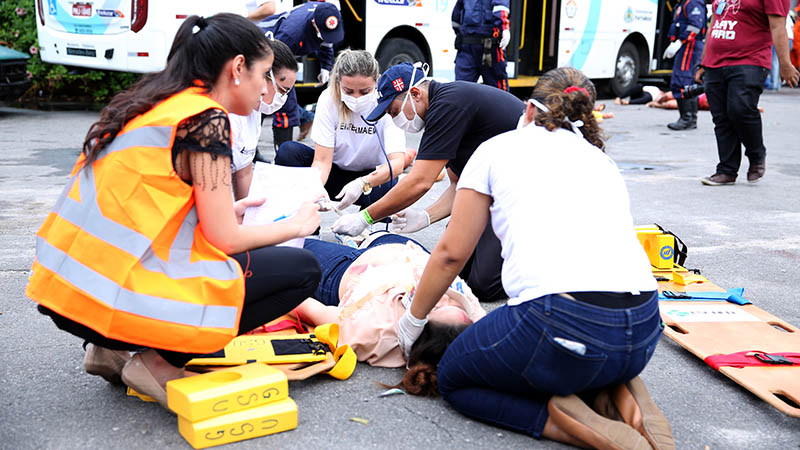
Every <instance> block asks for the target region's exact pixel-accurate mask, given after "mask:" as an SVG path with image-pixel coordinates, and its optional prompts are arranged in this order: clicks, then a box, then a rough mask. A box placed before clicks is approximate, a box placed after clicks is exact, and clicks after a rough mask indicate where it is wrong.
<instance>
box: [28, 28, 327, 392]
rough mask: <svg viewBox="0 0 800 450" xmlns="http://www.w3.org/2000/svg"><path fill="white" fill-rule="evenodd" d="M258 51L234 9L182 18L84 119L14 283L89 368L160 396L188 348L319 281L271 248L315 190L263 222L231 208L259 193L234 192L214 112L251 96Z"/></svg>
mask: <svg viewBox="0 0 800 450" xmlns="http://www.w3.org/2000/svg"><path fill="white" fill-rule="evenodd" d="M272 60H273V51H272V48H271V45H270V43H269V41H268V40H267V38H266V37H265V36H264V34H263V33H262V32H261V31H260V30H259V29H258V27H256V26H255V25H253V23H252V22H250V21H249V20H247V19H245V18H244V17H241V16H239V15H235V14H225V13H222V14H217V15H214V16H211V17H209V18H203V17H198V16H191V17H189V18H187V19H186V20H185V21H184V22H183V24H182V25H181V26H180V28H179V29H178V31H177V34H176V35H175V40H174V42H173V44H172V48H171V49H170V52H169V55H168V57H167V66H166V68H165V69H164V70H163V71H161V72H156V73H152V74H148V75H145V76H144V77H142V78H141V79H140V80H139V81H138V82H137V83H136V84H134V85H133V86H132V87H131V88H130V89H128V90H127V91H123V92H121V93H119V94H117V95H116V96H115V97H114V99H112V101H111V103H110V104H109V105H108V106H107V107H106V108H105V109H104V110H103V111H102V113H101V115H100V120H99V121H97V122H95V123H94V124H93V125H92V126H91V128H90V129H89V132H88V134H87V136H86V140H85V142H84V146H83V152H82V153H81V155H80V156H79V158H78V161H77V163H76V164H75V167H74V168H73V170H72V173H71V176H70V179H69V181H68V184H67V186H66V187H65V189H64V191H63V192H62V194H61V197H60V198H59V199H58V201H57V202H56V205H55V207H54V208H53V211H52V212H51V213H50V214H49V215H48V217H47V219H46V221H45V223H44V225H42V227H41V228H40V229H39V232H38V234H37V245H36V259H35V261H34V263H33V267H32V269H31V276H30V280H29V283H28V287H27V290H26V294H27V296H28V297H30V298H31V299H33V300H34V301H36V302H37V303H39V306H38V309H39V311H40V312H41V313H43V314H46V315H48V316H50V318H51V319H52V320H53V322H54V323H55V324H56V326H58V327H59V328H61V329H62V330H65V331H67V332H69V333H71V334H73V335H75V336H77V337H79V338H82V339H84V340H85V342H87V343H88V344H87V346H86V355H85V358H84V368H85V369H86V371H87V372H88V373H90V374H93V375H99V376H102V377H103V378H105V379H106V380H108V381H110V382H119V381H120V380H121V381H122V382H124V383H125V384H126V385H128V386H129V387H131V388H133V389H134V390H136V391H137V392H139V393H141V394H145V395H148V396H150V397H153V398H154V399H155V400H157V401H158V402H159V403H160V404H161V405H162V406H164V407H166V406H167V393H166V390H165V386H166V383H167V382H168V381H169V380H172V379H176V378H181V377H184V376H186V373H185V371H184V367H185V365H186V363H187V362H188V361H190V360H191V359H193V358H195V357H196V356H197V355H198V354H206V353H211V352H215V351H219V350H220V349H222V348H224V347H225V345H227V344H228V343H229V342H230V341H231V340H232V339H233V338H234V337H236V336H237V335H239V334H243V333H246V332H248V331H250V330H252V329H253V328H256V327H258V326H260V325H262V324H264V323H266V322H269V321H270V320H272V319H274V318H276V317H279V316H281V315H283V314H285V313H287V312H289V311H291V310H292V309H293V308H294V307H296V306H297V305H298V304H300V302H301V301H302V300H304V299H305V298H307V297H308V296H309V295H311V294H312V293H313V292H314V290H315V289H316V288H317V285H318V284H319V279H320V269H319V264H318V262H317V260H316V258H315V257H314V255H313V254H312V253H311V252H309V251H307V250H303V249H298V248H288V247H274V245H275V244H277V243H280V242H284V241H286V240H287V239H292V238H295V237H305V236H307V235H309V234H310V233H311V232H313V231H314V230H315V229H316V228H317V226H318V224H319V212H318V209H319V206H318V205H317V204H316V203H312V202H315V201H317V200H319V199H320V198H322V196H323V193H322V192H320V195H319V198H314V199H309V200H310V201H309V202H306V203H304V204H303V205H301V206H300V209H299V211H298V213H297V214H296V215H294V216H293V217H291V218H289V219H287V220H285V221H282V222H279V223H273V224H269V225H261V226H243V225H241V220H242V216H243V214H244V210H245V208H246V207H247V206H251V205H258V204H261V203H263V199H262V200H258V201H256V200H252V199H244V200H242V201H239V202H237V203H234V202H233V192H232V189H231V138H230V135H231V132H230V127H229V119H228V113H234V114H241V115H244V114H249V113H250V112H251V111H253V109H255V108H256V107H258V105H259V103H260V101H261V97H262V96H263V95H264V94H265V93H266V92H267V76H268V75H269V73H270V66H271V65H272ZM131 350H139V351H138V353H136V354H135V355H134V356H133V357H131V355H130V351H131Z"/></svg>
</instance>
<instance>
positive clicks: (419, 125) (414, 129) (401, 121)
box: [392, 89, 425, 133]
mask: <svg viewBox="0 0 800 450" xmlns="http://www.w3.org/2000/svg"><path fill="white" fill-rule="evenodd" d="M410 96H411V90H410V89H409V91H408V93H407V94H406V98H404V99H403V104H402V105H400V113H398V114H397V115H396V116H394V117H392V121H394V124H395V125H397V128H400V129H402V130H405V131H408V132H409V133H419V132H420V131H422V129H423V128H425V121H424V120H422V118H421V117H420V116H419V115H418V114H417V107H416V106H415V105H414V100H411V109H412V110H413V111H414V118H413V119H411V120H408V117H406V113H405V111H404V108H405V106H406V102H407V101H408V98H409V97H410Z"/></svg>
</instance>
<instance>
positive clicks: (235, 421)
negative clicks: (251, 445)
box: [178, 398, 297, 448]
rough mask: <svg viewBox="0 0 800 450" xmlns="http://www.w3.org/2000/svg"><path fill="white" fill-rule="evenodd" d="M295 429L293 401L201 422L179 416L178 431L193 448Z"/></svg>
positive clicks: (258, 407) (295, 411)
mask: <svg viewBox="0 0 800 450" xmlns="http://www.w3.org/2000/svg"><path fill="white" fill-rule="evenodd" d="M294 428H297V404H296V403H295V402H294V400H292V399H291V398H285V399H283V400H280V401H277V402H274V403H268V404H266V405H262V406H257V407H255V408H250V409H245V410H244V411H239V412H235V413H231V414H225V415H224V416H219V417H214V418H213V419H208V420H203V421H199V422H191V421H189V420H186V419H185V418H184V417H180V416H178V431H180V433H181V436H183V437H184V439H186V440H187V441H189V444H191V445H192V447H194V448H206V447H213V446H215V445H222V444H229V443H231V442H237V441H243V440H245V439H252V438H256V437H261V436H266V435H268V434H275V433H280V432H281V431H286V430H291V429H294Z"/></svg>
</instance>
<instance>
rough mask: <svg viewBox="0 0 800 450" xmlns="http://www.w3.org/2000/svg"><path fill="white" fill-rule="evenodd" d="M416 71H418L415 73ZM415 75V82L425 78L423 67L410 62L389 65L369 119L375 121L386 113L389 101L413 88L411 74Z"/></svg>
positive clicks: (381, 79) (380, 83)
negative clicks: (376, 104) (376, 103)
mask: <svg viewBox="0 0 800 450" xmlns="http://www.w3.org/2000/svg"><path fill="white" fill-rule="evenodd" d="M415 72H416V73H415ZM412 75H413V76H414V84H417V83H419V82H420V81H421V80H422V79H423V78H425V72H423V71H422V68H421V67H414V66H412V65H411V64H409V63H400V64H397V65H394V66H392V67H389V69H388V70H387V71H386V72H384V73H383V75H381V78H380V79H379V80H378V106H376V107H375V109H373V110H372V112H371V113H369V116H368V117H367V120H368V121H370V122H374V121H376V120H378V119H380V118H381V117H383V115H384V114H386V109H387V108H389V103H392V100H394V99H395V97H397V96H398V95H400V94H402V93H403V92H406V91H408V90H409V89H411V87H412V86H411V76H412Z"/></svg>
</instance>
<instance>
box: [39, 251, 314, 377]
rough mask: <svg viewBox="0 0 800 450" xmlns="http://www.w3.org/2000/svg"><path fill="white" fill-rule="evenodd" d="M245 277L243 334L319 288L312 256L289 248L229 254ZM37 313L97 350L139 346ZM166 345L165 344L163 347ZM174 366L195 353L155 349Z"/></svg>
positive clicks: (69, 321) (75, 323) (42, 308)
mask: <svg viewBox="0 0 800 450" xmlns="http://www.w3.org/2000/svg"><path fill="white" fill-rule="evenodd" d="M231 257H232V258H234V259H235V260H236V261H237V262H238V263H239V265H240V266H241V267H242V271H243V272H244V274H245V279H244V287H245V295H244V306H243V307H242V315H241V318H240V319H239V332H238V334H240V335H241V334H244V333H246V332H248V331H250V330H252V329H254V328H256V327H259V326H261V325H263V324H265V323H267V322H269V321H270V320H272V319H275V318H277V317H280V316H281V315H283V314H286V313H288V312H289V311H291V310H292V309H294V308H295V307H296V306H297V305H299V304H300V303H301V302H302V301H303V300H305V299H306V298H308V297H309V296H311V294H312V293H313V292H314V290H315V289H316V288H317V286H318V285H319V280H320V268H319V263H318V262H317V259H316V258H315V257H314V255H313V254H312V253H311V252H309V251H306V250H302V249H298V248H291V247H262V248H258V249H254V250H250V251H248V252H245V253H237V254H235V255H231ZM39 311H40V312H42V313H43V314H46V315H48V316H50V318H51V319H53V322H55V324H56V326H58V328H61V329H62V330H64V331H67V332H69V333H71V334H73V335H75V336H78V337H80V338H83V339H84V340H86V341H87V342H91V343H93V344H95V345H98V346H100V347H105V348H109V349H112V350H138V349H140V348H141V347H139V346H136V345H134V344H130V343H127V342H122V341H117V340H114V339H108V338H106V337H104V336H102V335H101V334H99V333H97V332H96V331H94V330H92V329H91V328H88V327H86V326H84V325H81V324H79V323H77V322H74V321H72V320H70V319H68V318H66V317H63V316H61V315H59V314H57V313H55V312H53V311H51V310H49V309H47V308H45V307H43V306H41V305H40V306H39ZM167 344H168V343H165V346H166V345H167ZM156 351H157V352H158V354H159V355H161V357H162V358H164V359H165V360H166V361H167V362H168V363H170V364H172V365H173V366H175V367H183V366H185V365H186V363H188V362H189V361H191V360H192V359H193V358H195V357H197V356H198V355H197V354H192V353H179V352H173V351H169V350H164V349H156Z"/></svg>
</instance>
